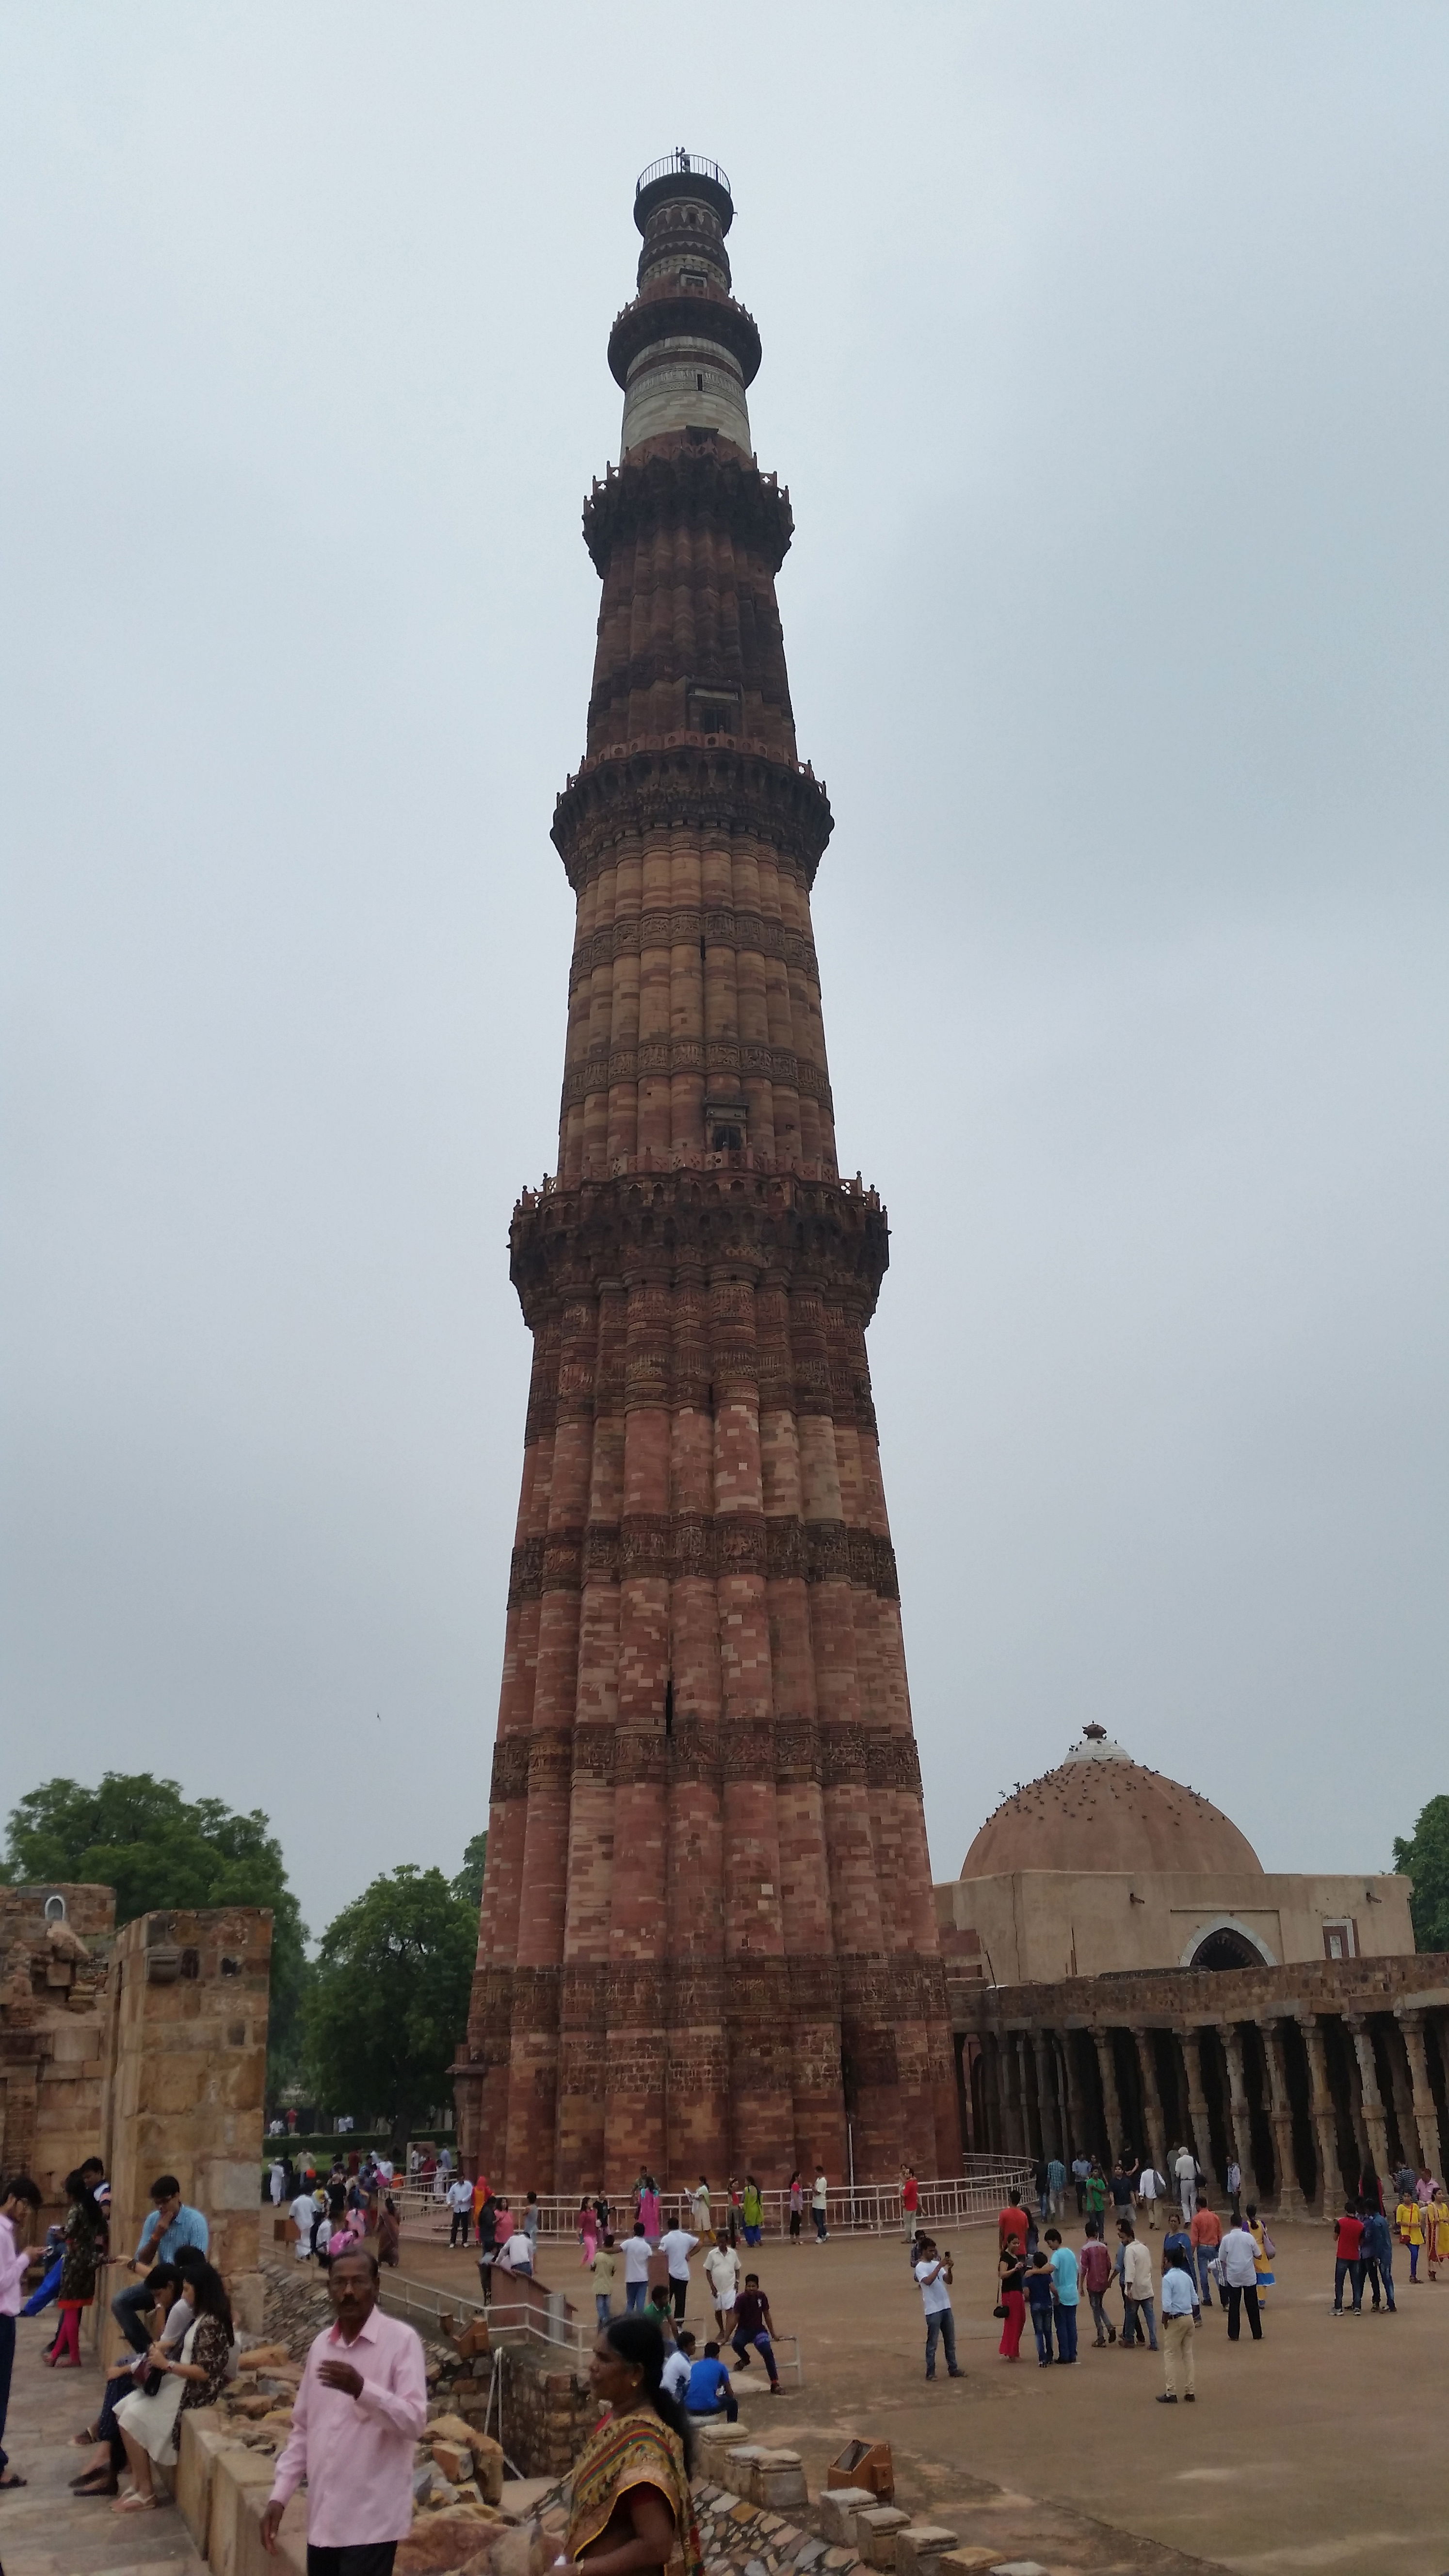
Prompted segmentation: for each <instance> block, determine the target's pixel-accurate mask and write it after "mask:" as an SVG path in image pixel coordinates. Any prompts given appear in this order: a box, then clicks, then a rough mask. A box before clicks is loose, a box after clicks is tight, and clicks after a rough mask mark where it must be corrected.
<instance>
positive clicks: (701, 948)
mask: <svg viewBox="0 0 1449 2576" xmlns="http://www.w3.org/2000/svg"><path fill="white" fill-rule="evenodd" d="M699 962H700V964H701V966H702V965H703V964H704V963H705V954H704V941H703V939H701V940H700V943H699Z"/></svg>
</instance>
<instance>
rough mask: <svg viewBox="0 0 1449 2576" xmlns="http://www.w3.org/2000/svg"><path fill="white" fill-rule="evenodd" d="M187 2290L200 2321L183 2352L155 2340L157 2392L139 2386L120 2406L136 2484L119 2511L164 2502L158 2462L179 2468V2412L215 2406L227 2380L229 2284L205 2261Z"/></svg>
mask: <svg viewBox="0 0 1449 2576" xmlns="http://www.w3.org/2000/svg"><path fill="white" fill-rule="evenodd" d="M186 2295H187V2299H188V2302H189V2304H190V2306H191V2307H192V2309H193V2311H194V2322H193V2323H192V2324H191V2325H189V2326H188V2327H187V2329H186V2333H185V2336H184V2337H183V2339H182V2344H181V2349H180V2352H179V2353H178V2352H176V2351H175V2350H174V2349H172V2350H171V2351H168V2350H167V2349H166V2347H165V2346H164V2345H163V2344H159V2343H153V2344H152V2346H151V2348H150V2350H149V2351H148V2353H147V2355H146V2360H147V2363H148V2365H149V2368H150V2370H151V2371H152V2372H153V2373H154V2372H159V2374H160V2385H159V2387H158V2388H157V2389H156V2391H155V2394H154V2395H153V2396H148V2395H147V2394H146V2392H145V2390H144V2389H141V2388H138V2389H137V2390H136V2391H135V2393H134V2395H132V2396H130V2397H123V2398H122V2399H121V2402H120V2404H119V2405H118V2406H117V2408H116V2410H115V2421H116V2430H117V2432H118V2433H119V2434H120V2436H121V2440H122V2442H123V2443H124V2444H125V2449H126V2459H127V2462H128V2464H129V2466H130V2470H131V2475H132V2478H133V2480H134V2482H135V2483H134V2485H133V2487H132V2489H131V2492H130V2494H129V2495H123V2496H121V2497H119V2498H118V2499H117V2501H116V2503H115V2504H113V2505H112V2507H111V2511H112V2512H113V2513H149V2512H151V2511H153V2510H154V2508H155V2507H156V2506H157V2505H158V2504H159V2503H160V2502H161V2501H162V2499H161V2497H160V2496H158V2495H157V2493H156V2488H155V2483H154V2480H153V2477H152V2467H153V2464H154V2466H155V2467H156V2468H158V2469H169V2468H174V2466H175V2464H176V2425H177V2418H178V2416H180V2415H181V2414H183V2413H185V2412H187V2411H189V2409H191V2408H192V2407H195V2406H214V2405H215V2404H216V2401H217V2399H218V2397H219V2396H220V2395H221V2392H222V2388H223V2386H224V2385H225V2381H226V2371H227V2363H228V2361H229V2360H230V2358H231V2348H232V2342H233V2340H234V2338H233V2335H232V2323H231V2301H230V2300H229V2299H228V2297H227V2295H226V2284H225V2283H224V2281H223V2280H222V2277H221V2274H220V2273H219V2272H217V2271H215V2270H213V2268H212V2266H211V2264H210V2263H204V2264H200V2265H198V2266H197V2268H196V2269H195V2271H193V2272H192V2274H191V2276H190V2281H189V2285H188V2288H187V2294H186Z"/></svg>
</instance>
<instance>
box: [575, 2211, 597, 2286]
mask: <svg viewBox="0 0 1449 2576" xmlns="http://www.w3.org/2000/svg"><path fill="white" fill-rule="evenodd" d="M574 2223H575V2225H576V2226H577V2228H578V2232H579V2243H580V2245H581V2246H582V2247H583V2249H584V2250H583V2252H582V2254H581V2255H580V2257H579V2260H580V2262H581V2263H582V2264H583V2267H584V2270H585V2271H586V2272H587V2271H589V2270H591V2269H592V2266H593V2260H594V2256H595V2255H596V2254H597V2252H598V2250H599V2222H598V2220H597V2218H596V2217H595V2215H594V2204H593V2202H592V2201H591V2200H590V2198H589V2195H588V2193H587V2192H585V2194H584V2196H583V2199H582V2200H581V2201H580V2202H579V2214H578V2217H577V2219H576V2220H575V2222H574Z"/></svg>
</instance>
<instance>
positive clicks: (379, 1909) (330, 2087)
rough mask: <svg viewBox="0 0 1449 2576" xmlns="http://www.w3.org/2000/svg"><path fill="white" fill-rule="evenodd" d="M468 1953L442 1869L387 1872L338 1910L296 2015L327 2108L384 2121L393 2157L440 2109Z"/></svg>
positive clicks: (461, 2026) (468, 1930)
mask: <svg viewBox="0 0 1449 2576" xmlns="http://www.w3.org/2000/svg"><path fill="white" fill-rule="evenodd" d="M477 1944H478V1917H477V1912H476V1909H475V1908H474V1906H473V1905H472V1903H471V1902H470V1900H469V1899H468V1898H467V1897H462V1896H458V1895H455V1893H454V1891H453V1889H452V1888H451V1887H450V1886H449V1884H448V1882H447V1880H446V1879H445V1878H444V1876H443V1873H442V1871H441V1870H440V1869H423V1870H419V1869H413V1868H410V1867H409V1868H403V1869H396V1870H394V1871H393V1873H392V1875H391V1877H389V1878H375V1879H374V1880H373V1882H372V1885H371V1886H370V1887H369V1888H367V1889H366V1890H365V1891H364V1893H363V1894H362V1895H361V1896H359V1897H357V1898H356V1899H355V1900H354V1902H353V1903H352V1904H351V1905H347V1906H344V1907H343V1910H342V1912H341V1913H340V1914H339V1915H338V1916H337V1918H336V1921H335V1922H332V1923H329V1924H328V1926H327V1929H326V1931H325V1932H324V1933H323V1935H322V1943H321V1947H320V1949H319V1951H318V1954H317V1961H316V1965H315V1967H314V1968H313V1970H312V1978H311V1983H310V1986H309V1988H308V1992H307V1998H306V2003H305V2005H304V2008H303V2019H304V2026H305V2030H306V2047H307V2063H308V2066H309V2069H310V2071H311V2074H312V2076H313V2079H314V2080H315V2082H316V2085H317V2088H318V2091H319V2094H320V2096H321V2098H322V2100H323V2101H324V2102H325V2103H326V2105H327V2106H328V2108H329V2109H331V2110H333V2111H334V2112H335V2111H350V2112H351V2113H352V2114H353V2116H354V2117H355V2118H361V2119H364V2120H371V2119H373V2118H374V2117H375V2116H376V2115H377V2114H379V2113H381V2115H382V2116H383V2118H384V2119H385V2120H386V2122H387V2124H388V2127H389V2129H390V2130H391V2132H392V2136H393V2141H394V2144H395V2145H397V2146H398V2147H401V2146H403V2145H404V2144H405V2143H406V2140H407V2137H408V2134H409V2131H410V2130H411V2128H412V2126H413V2124H414V2122H415V2121H416V2120H417V2119H418V2118H419V2116H420V2115H421V2114H422V2113H423V2112H425V2111H429V2110H431V2109H432V2108H433V2106H434V2104H435V2103H438V2102H441V2101H443V2100H445V2099H446V2096H447V2092H448V2068H449V2067H450V2066H451V2064H452V2062H453V2057H454V2054H455V2052H456V2049H457V2045H458V2041H459V2039H460V2038H461V2036H462V2034H463V2031H464V2030H465V2028H466V2026H467V2020H468V1996H469V1991H470V1988H471V1986H472V1982H473V1954H474V1952H475V1950H476V1948H477Z"/></svg>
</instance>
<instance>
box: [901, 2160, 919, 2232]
mask: <svg viewBox="0 0 1449 2576" xmlns="http://www.w3.org/2000/svg"><path fill="white" fill-rule="evenodd" d="M920 2214H921V2186H920V2184H919V2183H918V2182H917V2180H916V2168H915V2166H914V2165H903V2166H902V2167H901V2216H902V2218H903V2219H904V2221H905V2229H906V2243H907V2244H908V2245H909V2244H910V2242H911V2239H912V2238H913V2236H914V2235H915V2233H916V2222H917V2220H918V2218H919V2217H920Z"/></svg>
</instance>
